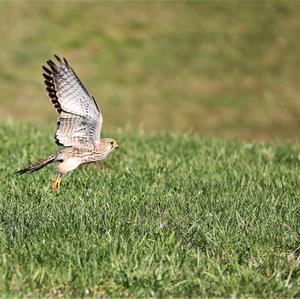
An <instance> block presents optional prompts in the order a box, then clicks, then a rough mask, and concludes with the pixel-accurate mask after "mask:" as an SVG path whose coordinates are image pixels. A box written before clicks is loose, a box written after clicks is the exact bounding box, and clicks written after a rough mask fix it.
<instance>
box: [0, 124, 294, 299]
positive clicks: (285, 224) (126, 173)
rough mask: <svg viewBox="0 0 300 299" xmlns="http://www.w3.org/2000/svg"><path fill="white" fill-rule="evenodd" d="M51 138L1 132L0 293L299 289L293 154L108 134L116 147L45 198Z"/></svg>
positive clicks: (8, 128)
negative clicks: (41, 163)
mask: <svg viewBox="0 0 300 299" xmlns="http://www.w3.org/2000/svg"><path fill="white" fill-rule="evenodd" d="M52 135H53V130H51V129H49V128H48V127H46V126H45V127H43V126H39V127H38V126H33V125H24V124H20V125H17V124H11V125H1V126H0V140H1V144H0V151H1V164H0V168H1V172H0V177H1V185H0V223H1V225H0V252H1V256H0V277H1V279H0V296H1V297H6V296H18V297H25V296H26V297H39V296H42V297H43V296H48V297H54V296H62V297H67V296H72V297H74V296H76V297H78V296H86V297H88V296H91V297H93V296H113V297H120V296H122V297H131V296H133V297H136V296H139V297H148V296H156V297H157V296H159V297H161V296H180V297H182V296H204V297H212V296H217V297H219V296H221V297H230V296H246V297H268V298H270V297H293V296H300V292H299V284H300V283H299V274H300V261H299V258H298V256H299V253H300V252H299V251H300V250H299V232H300V224H299V215H300V200H299V199H300V192H299V190H300V188H299V187H300V186H299V146H293V145H287V144H282V145H280V144H279V145H270V144H254V143H236V142H229V141H218V140H211V139H202V138H199V137H196V136H192V135H188V134H186V135H177V134H159V135H152V136H149V135H144V134H143V133H142V132H136V133H132V132H131V133H130V132H127V131H115V132H113V131H112V132H110V133H108V132H106V134H105V135H106V136H111V137H115V138H116V139H117V140H118V142H119V145H120V150H119V151H116V152H114V153H113V154H112V155H111V157H110V158H109V159H107V160H106V162H105V163H104V164H98V165H94V166H89V167H83V168H82V169H78V170H76V171H73V172H72V173H71V174H70V175H67V176H65V177H64V178H63V181H62V188H61V190H60V191H59V192H56V193H51V192H50V184H51V178H52V177H53V176H54V168H53V167H49V168H46V169H44V170H41V171H39V172H36V173H34V174H31V175H26V176H16V175H13V174H12V173H13V172H14V171H15V170H17V169H18V168H20V167H22V166H24V165H26V164H27V163H28V162H31V161H34V160H36V159H39V158H42V157H43V156H44V155H46V154H49V153H51V152H52V151H54V150H56V146H55V145H54V144H53V141H52Z"/></svg>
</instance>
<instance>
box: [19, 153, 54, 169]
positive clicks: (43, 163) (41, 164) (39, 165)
mask: <svg viewBox="0 0 300 299" xmlns="http://www.w3.org/2000/svg"><path fill="white" fill-rule="evenodd" d="M56 156H57V154H56V153H55V154H52V155H51V156H48V157H47V158H45V159H43V160H40V161H37V162H35V163H33V164H30V165H28V166H27V167H25V168H23V169H20V170H18V171H17V172H15V173H16V174H24V173H31V172H34V171H36V170H39V169H41V168H43V167H45V166H47V165H48V164H50V163H52V162H54V161H55V158H56Z"/></svg>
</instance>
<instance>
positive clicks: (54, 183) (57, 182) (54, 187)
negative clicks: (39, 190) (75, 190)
mask: <svg viewBox="0 0 300 299" xmlns="http://www.w3.org/2000/svg"><path fill="white" fill-rule="evenodd" d="M60 181H61V174H59V175H58V176H57V177H56V180H55V181H53V183H52V192H54V191H56V190H58V189H59V187H60Z"/></svg>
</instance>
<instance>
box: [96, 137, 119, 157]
mask: <svg viewBox="0 0 300 299" xmlns="http://www.w3.org/2000/svg"><path fill="white" fill-rule="evenodd" d="M100 146H101V147H102V148H103V149H104V151H105V152H106V154H107V155H108V154H109V153H110V152H112V151H113V150H114V149H115V148H118V147H119V146H118V143H117V141H116V140H114V139H112V138H103V139H101V143H100Z"/></svg>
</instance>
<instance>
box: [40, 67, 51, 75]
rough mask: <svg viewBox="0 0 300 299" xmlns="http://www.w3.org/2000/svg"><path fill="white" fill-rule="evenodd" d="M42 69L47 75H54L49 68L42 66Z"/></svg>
mask: <svg viewBox="0 0 300 299" xmlns="http://www.w3.org/2000/svg"><path fill="white" fill-rule="evenodd" d="M42 68H43V70H44V71H45V72H46V73H47V74H49V75H52V72H51V71H50V70H49V69H48V68H46V67H45V66H44V65H43V66H42Z"/></svg>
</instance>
